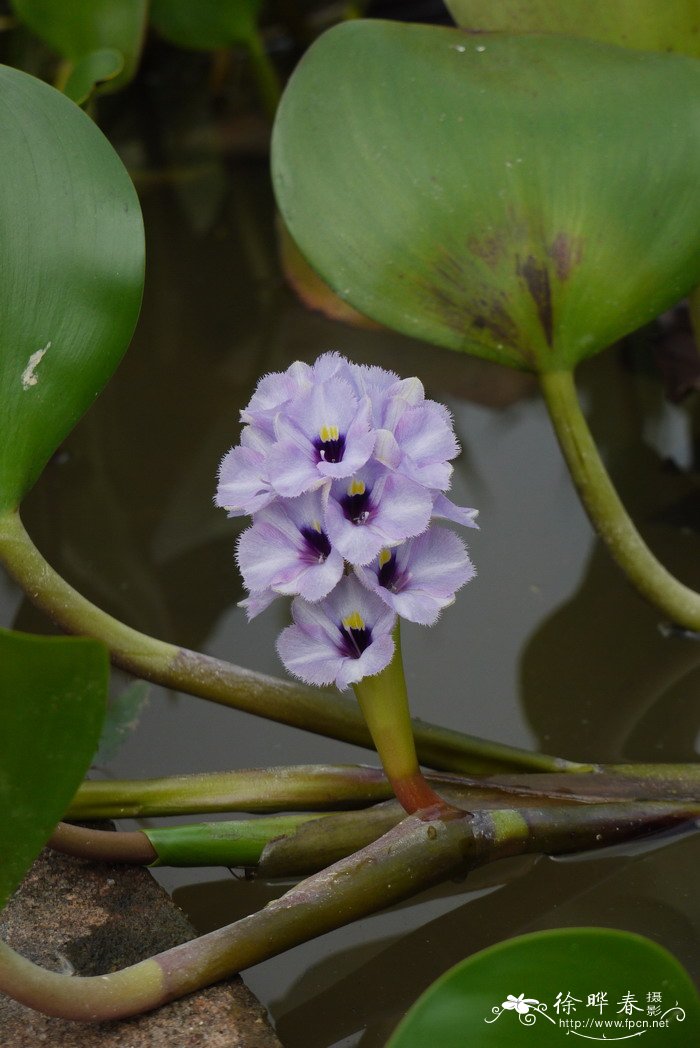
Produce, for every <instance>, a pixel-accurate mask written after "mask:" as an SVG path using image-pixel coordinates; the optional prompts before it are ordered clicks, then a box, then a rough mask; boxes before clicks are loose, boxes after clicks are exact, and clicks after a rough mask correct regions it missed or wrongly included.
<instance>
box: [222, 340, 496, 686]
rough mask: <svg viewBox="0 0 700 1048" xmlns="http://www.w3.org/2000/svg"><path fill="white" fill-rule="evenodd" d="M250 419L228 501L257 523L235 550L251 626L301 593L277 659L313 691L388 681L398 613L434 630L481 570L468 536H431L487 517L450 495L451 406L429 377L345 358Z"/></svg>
mask: <svg viewBox="0 0 700 1048" xmlns="http://www.w3.org/2000/svg"><path fill="white" fill-rule="evenodd" d="M241 421H242V422H243V430H242V433H241V441H240V444H239V445H238V446H237V447H234V448H232V449H231V450H230V451H229V452H228V454H227V455H226V456H225V457H224V460H223V462H222V463H221V468H220V471H219V483H218V487H217V492H216V504H217V505H219V506H223V507H224V508H225V509H227V510H228V512H229V514H230V515H231V516H238V515H241V514H251V515H252V516H253V522H252V525H251V527H249V528H248V529H247V530H246V531H244V532H243V534H242V535H241V537H240V539H239V542H238V547H237V554H236V555H237V559H238V564H239V567H240V570H241V573H242V575H243V580H244V582H245V585H246V588H247V590H248V596H247V598H246V599H245V600H244V601H242V602H241V604H242V606H243V607H244V608H245V609H246V611H247V614H248V616H249V617H250V618H253V617H254V616H255V615H258V614H259V613H260V612H261V611H263V610H264V609H265V608H267V607H268V605H269V604H270V603H272V601H274V600H275V599H276V598H277V597H278V596H279V595H290V596H295V597H296V599H295V601H294V604H293V617H294V625H293V626H290V627H289V628H288V629H286V630H284V632H283V633H282V635H281V637H280V640H279V651H280V655H281V656H282V658H283V660H284V662H285V665H286V666H287V668H288V669H289V670H290V672H292V673H295V674H296V675H297V676H300V677H301V678H302V679H304V680H306V681H309V682H310V683H317V684H324V683H329V682H330V681H335V682H336V683H337V684H338V686H339V687H341V688H343V687H346V686H347V685H348V684H349V683H353V682H355V681H358V680H361V679H362V677H364V676H368V675H371V674H375V673H379V672H380V671H381V670H382V669H383V668H384V667H385V666H386V665H387V664H388V662H389V661H390V659H391V657H392V653H393V650H394V645H393V640H392V638H391V635H390V634H391V628H392V626H393V623H394V621H395V617H396V614H400V615H403V616H404V617H406V618H409V619H412V620H413V621H415V622H420V623H424V624H428V625H429V624H432V623H433V622H435V620H436V619H437V617H438V615H439V613H440V611H441V609H442V608H444V607H446V606H447V605H448V604H449V603H451V602H452V601H453V600H454V595H455V592H456V591H457V589H459V587H460V586H463V585H464V584H465V583H466V582H467V581H468V580H469V579H470V578H472V576H473V575H474V568H473V566H472V564H471V562H470V560H469V557H468V555H467V551H466V549H465V547H464V545H463V544H462V542H461V541H460V540H459V539H458V538H457V536H456V535H454V534H453V533H452V532H449V531H443V530H441V529H439V528H432V529H430V528H429V525H430V521H431V520H432V519H433V518H436V517H444V518H446V519H447V520H451V521H455V522H457V523H460V524H462V525H465V526H467V527H474V528H475V527H477V525H476V522H475V517H476V510H472V509H467V508H463V507H460V506H455V505H454V504H453V503H452V502H451V501H450V500H449V499H448V498H447V495H446V494H445V493H446V492H447V491H448V489H449V486H450V480H451V475H452V466H451V464H450V461H451V459H453V458H454V457H455V455H456V454H457V453H458V450H459V447H458V444H457V440H456V438H455V434H454V427H453V423H452V418H451V416H450V413H449V411H448V410H447V409H446V408H445V407H443V406H442V405H440V404H438V403H436V402H435V401H433V400H427V399H426V397H425V390H424V389H423V385H422V383H421V382H420V380H419V379H417V378H408V379H400V378H399V377H398V376H397V375H395V374H394V373H393V372H390V371H386V370H385V369H383V368H379V367H371V366H366V365H358V364H353V363H351V362H350V361H348V360H346V359H345V358H344V357H342V356H341V355H340V354H339V353H335V352H333V353H324V354H323V355H322V356H321V357H319V358H318V360H317V361H316V362H315V364H313V365H309V364H304V363H302V362H300V361H296V362H295V363H294V364H292V365H291V366H290V367H288V368H287V370H286V371H283V372H274V373H272V374H269V375H266V376H265V377H264V378H262V379H261V380H260V382H259V383H258V386H257V388H256V390H255V392H254V394H253V396H252V397H251V399H250V402H249V403H248V405H247V407H246V408H245V409H244V410H243V411H242V412H241ZM346 566H348V567H349V566H352V567H354V569H355V574H350V575H345V574H344V571H345V570H346Z"/></svg>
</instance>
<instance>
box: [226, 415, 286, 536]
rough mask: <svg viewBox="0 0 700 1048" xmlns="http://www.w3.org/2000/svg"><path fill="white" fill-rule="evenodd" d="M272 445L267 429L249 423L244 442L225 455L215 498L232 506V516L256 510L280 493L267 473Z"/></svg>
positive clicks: (242, 435)
mask: <svg viewBox="0 0 700 1048" xmlns="http://www.w3.org/2000/svg"><path fill="white" fill-rule="evenodd" d="M270 446H271V440H270V438H269V437H268V436H266V435H265V433H264V432H262V431H260V430H256V429H254V428H253V427H252V426H246V427H245V428H244V430H243V432H242V433H241V443H240V444H239V445H237V446H236V447H235V448H231V450H230V451H229V452H227V454H226V455H224V458H223V461H222V463H221V465H220V467H219V484H218V487H217V489H216V496H215V498H214V502H215V504H216V505H217V506H221V507H222V508H223V509H226V510H228V515H229V517H240V516H243V515H247V514H249V513H256V512H257V511H258V510H260V509H263V507H265V506H267V505H269V503H270V502H272V501H273V499H275V498H276V497H277V495H276V493H275V492H274V491H273V490H272V487H271V486H270V481H269V479H268V473H267V454H268V451H269V449H270Z"/></svg>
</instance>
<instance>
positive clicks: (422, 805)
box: [353, 624, 444, 815]
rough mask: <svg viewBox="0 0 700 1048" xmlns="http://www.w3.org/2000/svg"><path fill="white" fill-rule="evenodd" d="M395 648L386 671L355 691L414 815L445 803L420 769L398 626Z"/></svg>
mask: <svg viewBox="0 0 700 1048" xmlns="http://www.w3.org/2000/svg"><path fill="white" fill-rule="evenodd" d="M394 645H395V649H394V657H393V658H392V660H391V662H390V663H389V665H388V666H387V667H386V669H384V670H382V672H381V673H377V674H375V675H374V676H373V677H363V678H362V680H361V681H359V682H358V683H357V684H355V685H353V687H354V691H355V695H356V696H357V701H358V702H359V704H360V709H361V710H362V715H363V717H364V718H365V721H366V722H367V727H368V728H369V730H370V733H371V735H372V741H373V742H374V746H375V749H376V751H377V753H378V754H379V757H380V760H381V762H382V766H383V768H384V771H385V772H386V776H387V778H388V780H389V782H390V783H391V787H392V789H393V791H394V793H395V794H396V797H397V799H398V800H399V801H400V802H401V804H402V806H403V808H404V810H405V811H406V812H408V814H409V815H412V814H413V813H414V812H416V811H422V810H424V809H432V808H436V807H437V808H440V806H443V805H444V801H442V799H441V798H440V797H439V796H438V795H437V793H435V791H434V790H433V789H432V787H430V786H429V785H428V783H427V782H426V781H425V779H424V778H423V774H422V772H421V770H420V768H419V766H418V757H417V754H416V746H415V742H414V740H413V726H412V724H411V714H410V712H409V707H408V692H407V690H406V678H405V676H404V672H403V659H402V657H401V636H400V632H399V625H398V624H397V626H396V629H395V630H394Z"/></svg>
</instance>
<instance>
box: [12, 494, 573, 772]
mask: <svg viewBox="0 0 700 1048" xmlns="http://www.w3.org/2000/svg"><path fill="white" fill-rule="evenodd" d="M0 562H2V563H3V564H4V565H5V567H6V568H7V570H8V571H9V573H10V575H12V577H13V578H14V579H15V580H16V581H17V583H18V584H19V585H20V586H21V587H22V589H23V590H24V592H25V593H26V594H27V596H28V597H29V598H30V600H32V601H33V602H34V603H35V604H36V605H37V606H38V607H39V608H41V609H42V610H43V611H44V612H46V614H47V615H49V616H50V618H51V619H53V621H54V622H56V623H57V624H58V625H59V626H61V627H62V628H63V629H65V630H66V631H67V632H69V633H78V634H83V635H84V636H87V637H95V638H96V639H97V640H101V641H102V643H103V644H105V645H106V646H107V648H108V649H109V652H110V656H111V659H112V661H113V662H114V663H115V664H116V665H117V666H122V667H123V668H124V669H126V670H128V671H129V672H130V673H133V674H134V675H135V676H137V677H143V678H144V679H145V680H150V681H153V682H154V683H156V684H161V685H163V686H164V687H166V688H174V689H176V690H178V691H183V692H188V693H189V694H191V695H197V696H199V697H200V698H203V699H208V700H209V701H210V702H216V703H219V704H220V705H222V706H230V707H232V708H233V709H238V710H243V711H245V712H246V713H253V714H256V715H257V716H259V717H267V718H269V719H270V720H274V721H279V722H280V723H282V724H289V725H291V726H292V727H295V728H303V729H305V730H306V731H312V732H315V733H316V734H317V735H326V736H328V737H329V738H332V739H341V740H342V741H343V742H351V743H354V744H355V745H358V746H366V747H368V748H370V749H371V748H372V740H371V737H370V733H369V731H368V730H367V727H366V725H365V723H364V721H363V719H362V716H361V714H360V711H359V710H358V708H357V704H356V703H355V702H353V701H351V700H349V699H345V698H342V697H341V696H339V695H338V694H337V693H332V692H327V691H321V690H320V689H318V688H307V687H304V686H303V685H301V684H297V683H293V682H291V681H284V680H279V679H278V678H276V677H269V676H267V675H265V674H262V673H254V672H252V671H251V670H246V669H243V668H242V667H240V666H234V665H232V664H231V663H228V662H221V661H220V660H219V659H214V658H210V657H209V656H208V655H203V654H200V653H199V652H195V651H189V650H188V649H187V648H178V647H177V646H176V645H174V644H166V643H164V642H163V641H160V640H156V639H155V638H153V637H149V636H148V635H147V634H144V633H139V631H138V630H134V629H132V628H131V627H130V626H127V625H125V624H124V623H123V622H120V621H119V620H118V619H115V618H113V617H112V616H111V615H108V614H107V613H106V612H104V611H102V610H101V609H100V608H98V607H96V606H95V605H94V604H91V603H90V601H88V600H86V599H85V597H83V596H82V595H81V594H80V593H78V592H77V591H76V590H75V589H73V587H72V586H69V585H68V583H67V582H66V581H65V580H64V579H62V578H61V576H60V575H59V574H58V573H57V572H56V571H54V569H53V568H52V567H51V566H50V565H49V564H48V563H47V562H46V560H45V559H44V557H43V556H42V555H41V553H40V552H39V550H38V549H37V548H36V546H35V545H34V544H33V542H32V540H31V539H30V537H29V535H28V534H27V532H26V531H25V529H24V527H23V526H22V522H21V520H20V517H19V513H17V512H16V511H13V512H9V513H4V514H2V515H1V516H0ZM414 734H415V737H416V745H417V749H418V756H419V758H420V760H421V762H422V763H423V764H427V765H429V766H430V767H433V768H439V769H441V770H444V771H456V772H466V773H469V774H485V773H488V772H494V771H500V770H508V769H510V770H519V771H520V770H522V771H565V772H569V771H570V772H582V771H583V772H585V771H590V770H591V765H590V764H576V763H574V762H572V761H565V760H562V759H561V758H558V757H549V756H546V755H545V754H540V753H535V754H532V753H528V752H527V751H525V750H520V749H517V748H515V747H510V746H502V745H500V744H498V743H494V742H487V741H485V740H483V739H477V738H475V737H473V736H471V735H465V734H463V733H461V732H458V731H452V730H450V729H448V728H440V727H438V726H437V725H434V724H425V723H422V722H420V721H414Z"/></svg>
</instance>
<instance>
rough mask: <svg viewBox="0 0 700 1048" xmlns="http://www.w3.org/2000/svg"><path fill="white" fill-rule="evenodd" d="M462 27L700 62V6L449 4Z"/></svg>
mask: <svg viewBox="0 0 700 1048" xmlns="http://www.w3.org/2000/svg"><path fill="white" fill-rule="evenodd" d="M445 2H446V4H447V7H448V8H449V11H450V14H451V15H452V17H453V18H454V20H455V22H456V23H457V25H458V26H462V27H464V28H465V29H471V30H481V31H484V30H486V31H493V30H497V31H501V32H506V33H563V34H565V35H566V36H585V37H588V38H589V39H591V40H600V41H601V42H602V43H606V44H617V45H618V46H620V47H637V48H639V49H640V50H644V51H679V52H681V53H683V54H689V55H696V56H700V18H698V13H699V11H698V2H697V0H662V2H661V3H660V2H659V0H566V2H565V3H562V0H525V2H523V0H498V2H497V3H494V0H445Z"/></svg>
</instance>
